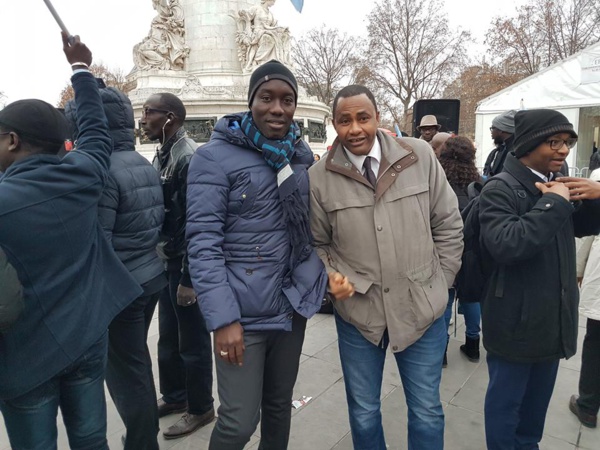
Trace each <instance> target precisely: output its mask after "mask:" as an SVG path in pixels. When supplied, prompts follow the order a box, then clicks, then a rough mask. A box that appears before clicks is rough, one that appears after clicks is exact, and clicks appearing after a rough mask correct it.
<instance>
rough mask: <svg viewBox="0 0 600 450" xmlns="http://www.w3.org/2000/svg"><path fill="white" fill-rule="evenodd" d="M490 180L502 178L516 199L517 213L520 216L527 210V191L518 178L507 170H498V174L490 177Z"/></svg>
mask: <svg viewBox="0 0 600 450" xmlns="http://www.w3.org/2000/svg"><path fill="white" fill-rule="evenodd" d="M490 180H502V181H503V182H504V183H505V184H507V185H508V186H509V187H510V188H511V190H512V191H513V192H514V194H515V197H516V199H517V214H518V215H519V216H522V215H523V214H525V213H526V212H527V208H528V205H529V202H528V201H527V191H526V190H525V189H524V187H523V185H522V184H521V182H520V181H519V180H517V179H516V178H515V177H514V176H512V175H511V174H510V173H508V172H500V173H499V174H498V175H496V176H494V177H492V178H490Z"/></svg>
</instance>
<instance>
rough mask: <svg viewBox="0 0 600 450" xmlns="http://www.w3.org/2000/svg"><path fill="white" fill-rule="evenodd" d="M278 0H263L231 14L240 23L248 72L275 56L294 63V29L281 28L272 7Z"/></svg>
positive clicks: (242, 54)
mask: <svg viewBox="0 0 600 450" xmlns="http://www.w3.org/2000/svg"><path fill="white" fill-rule="evenodd" d="M274 4H275V0H261V2H260V5H255V6H253V7H251V8H249V9H245V10H241V11H238V12H237V15H236V14H231V17H233V19H234V20H235V21H236V22H237V26H238V31H237V33H236V42H237V43H238V46H239V51H238V56H239V60H240V62H241V63H242V69H243V70H244V72H251V71H252V70H254V68H255V67H257V66H260V65H261V64H264V63H266V62H268V61H270V60H272V59H276V60H277V61H279V62H281V63H283V64H285V65H286V66H291V65H292V64H291V61H290V30H289V29H288V28H287V27H280V26H278V25H277V21H276V20H275V18H274V17H273V14H272V13H271V11H269V8H270V7H271V6H273V5H274Z"/></svg>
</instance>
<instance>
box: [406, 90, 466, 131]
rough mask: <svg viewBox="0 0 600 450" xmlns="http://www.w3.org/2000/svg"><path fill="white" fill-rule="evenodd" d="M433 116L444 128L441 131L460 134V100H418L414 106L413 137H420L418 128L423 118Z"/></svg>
mask: <svg viewBox="0 0 600 450" xmlns="http://www.w3.org/2000/svg"><path fill="white" fill-rule="evenodd" d="M429 114H433V115H434V116H435V117H436V119H437V123H439V124H440V125H441V126H442V128H440V131H444V132H446V133H454V134H458V119H459V117H460V100H456V99H451V100H450V99H440V100H417V101H416V102H415V104H414V105H413V129H412V132H413V136H414V137H417V138H418V137H420V136H421V133H419V130H417V127H418V126H419V124H420V123H421V118H422V117H423V116H426V115H429Z"/></svg>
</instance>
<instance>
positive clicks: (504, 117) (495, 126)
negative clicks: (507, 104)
mask: <svg viewBox="0 0 600 450" xmlns="http://www.w3.org/2000/svg"><path fill="white" fill-rule="evenodd" d="M515 113H516V111H515V110H514V109H511V110H510V111H505V112H503V113H502V114H500V115H499V116H496V117H495V118H494V120H492V126H491V127H490V132H491V134H492V139H493V140H494V144H496V148H494V150H492V151H491V152H490V154H489V155H488V157H487V159H486V161H485V164H484V166H483V175H484V176H486V177H493V176H494V175H497V174H499V173H500V172H502V168H503V167H504V160H505V159H506V155H508V154H509V153H510V152H511V151H512V146H513V140H514V139H513V135H514V134H515Z"/></svg>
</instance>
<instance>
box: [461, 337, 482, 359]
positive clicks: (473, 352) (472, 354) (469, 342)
mask: <svg viewBox="0 0 600 450" xmlns="http://www.w3.org/2000/svg"><path fill="white" fill-rule="evenodd" d="M460 351H461V352H463V353H464V354H465V355H466V357H467V358H468V359H469V361H471V362H474V363H477V362H479V338H476V339H472V338H468V337H466V338H465V343H464V344H463V345H461V346H460Z"/></svg>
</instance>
